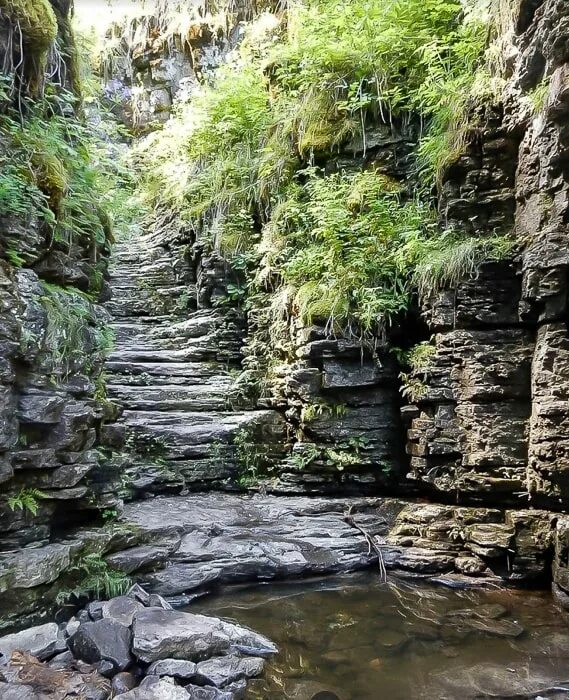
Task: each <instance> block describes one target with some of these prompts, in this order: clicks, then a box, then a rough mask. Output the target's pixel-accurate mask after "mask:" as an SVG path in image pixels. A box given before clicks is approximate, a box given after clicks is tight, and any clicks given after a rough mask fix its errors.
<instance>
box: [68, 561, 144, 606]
mask: <svg viewBox="0 0 569 700" xmlns="http://www.w3.org/2000/svg"><path fill="white" fill-rule="evenodd" d="M68 574H69V575H70V576H73V577H75V578H77V579H78V582H77V584H76V586H75V587H74V588H72V589H71V590H64V591H61V592H60V593H59V594H58V596H57V600H58V602H59V603H63V602H65V601H67V600H68V599H69V598H70V597H71V596H75V597H76V598H80V597H83V596H89V597H94V598H114V597H116V596H119V595H124V594H125V593H126V592H127V591H128V589H129V588H130V586H131V585H132V582H131V580H130V578H129V577H128V576H126V575H125V574H123V573H122V572H121V571H117V570H116V569H113V568H112V567H111V566H110V565H109V564H108V562H107V561H106V560H105V559H104V558H103V557H102V556H101V554H98V553H92V554H86V555H85V556H84V557H82V558H81V559H80V560H79V561H78V562H77V563H76V564H75V565H74V566H72V567H70V568H69V569H68Z"/></svg>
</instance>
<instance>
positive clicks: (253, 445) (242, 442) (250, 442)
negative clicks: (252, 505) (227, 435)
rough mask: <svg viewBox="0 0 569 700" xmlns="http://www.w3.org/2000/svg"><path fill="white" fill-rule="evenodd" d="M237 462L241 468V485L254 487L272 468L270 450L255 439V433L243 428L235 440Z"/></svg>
mask: <svg viewBox="0 0 569 700" xmlns="http://www.w3.org/2000/svg"><path fill="white" fill-rule="evenodd" d="M233 446H234V451H235V460H236V462H237V466H238V467H239V483H240V484H241V485H242V486H252V485H254V484H256V483H257V481H258V479H259V477H260V476H261V474H262V473H263V472H264V471H266V470H267V468H268V467H269V466H270V458H269V457H270V455H269V449H268V447H267V445H266V444H264V443H263V442H261V441H260V440H259V439H258V438H256V437H255V434H254V431H253V430H252V429H249V428H242V429H241V430H239V431H237V433H236V434H235V436H234V438H233Z"/></svg>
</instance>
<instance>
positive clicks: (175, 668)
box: [147, 659, 196, 680]
mask: <svg viewBox="0 0 569 700" xmlns="http://www.w3.org/2000/svg"><path fill="white" fill-rule="evenodd" d="M147 673H148V675H149V676H171V677H173V678H182V679H184V680H190V679H191V678H193V677H194V676H195V675H196V664H195V663H193V662H192V661H183V660H182V659H163V660H162V661H155V662H154V663H153V664H150V666H149V667H148V671H147Z"/></svg>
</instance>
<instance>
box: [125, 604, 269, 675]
mask: <svg viewBox="0 0 569 700" xmlns="http://www.w3.org/2000/svg"><path fill="white" fill-rule="evenodd" d="M133 629H134V640H133V646H132V649H133V653H134V655H135V656H136V657H137V658H138V659H140V660H141V661H144V662H146V663H152V662H153V661H160V660H161V659H169V658H172V659H189V660H191V661H200V660H203V659H209V658H210V657H211V656H215V655H216V654H224V653H226V652H228V651H229V650H230V649H231V648H232V647H234V646H235V647H238V648H241V649H247V650H248V652H249V653H250V654H251V655H255V653H256V655H257V656H264V655H266V654H274V653H276V651H277V648H276V647H275V645H274V644H273V643H272V642H271V641H270V640H269V639H267V638H266V637H264V636H263V635H260V634H257V633H256V632H253V631H252V630H249V629H247V628H246V627H241V626H240V625H234V624H232V623H230V622H225V621H223V620H219V619H217V618H214V617H206V616H204V615H193V614H191V613H184V612H178V611H175V610H162V609H158V608H146V609H144V610H141V611H139V612H138V613H137V614H136V616H135V618H134V628H133Z"/></svg>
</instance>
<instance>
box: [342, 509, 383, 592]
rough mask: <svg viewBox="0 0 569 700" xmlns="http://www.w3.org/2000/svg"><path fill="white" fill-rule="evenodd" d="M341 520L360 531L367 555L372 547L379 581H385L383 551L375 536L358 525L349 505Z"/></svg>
mask: <svg viewBox="0 0 569 700" xmlns="http://www.w3.org/2000/svg"><path fill="white" fill-rule="evenodd" d="M343 520H344V522H345V523H347V524H348V525H350V527H353V528H354V529H356V530H357V531H358V532H360V533H361V534H362V535H363V536H364V538H365V541H366V542H367V547H368V550H367V553H368V556H369V555H370V554H371V552H372V549H373V551H374V552H375V553H376V554H377V563H378V566H379V578H380V581H381V583H387V569H386V568H385V561H384V559H383V552H382V551H381V547H380V546H379V544H378V542H377V538H375V537H373V536H372V535H370V534H369V532H368V531H367V530H366V529H365V528H363V527H362V526H361V525H358V523H357V522H356V521H355V519H354V516H353V515H352V506H350V507H349V508H348V510H347V511H345V512H344V517H343Z"/></svg>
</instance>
